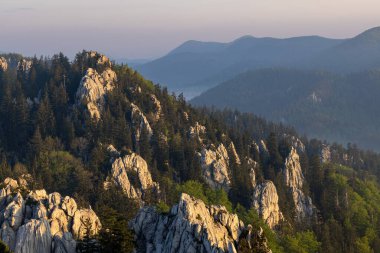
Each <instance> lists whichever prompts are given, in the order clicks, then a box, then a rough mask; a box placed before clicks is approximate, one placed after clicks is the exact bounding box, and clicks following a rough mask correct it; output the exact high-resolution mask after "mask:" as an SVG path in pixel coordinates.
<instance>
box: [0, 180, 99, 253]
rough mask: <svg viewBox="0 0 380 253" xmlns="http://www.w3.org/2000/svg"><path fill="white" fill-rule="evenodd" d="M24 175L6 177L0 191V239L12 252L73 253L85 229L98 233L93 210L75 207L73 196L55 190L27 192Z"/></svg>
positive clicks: (97, 221)
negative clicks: (63, 194) (52, 191)
mask: <svg viewBox="0 0 380 253" xmlns="http://www.w3.org/2000/svg"><path fill="white" fill-rule="evenodd" d="M25 178H27V177H20V179H19V180H18V181H16V180H14V179H11V178H6V179H5V180H4V182H3V184H2V185H3V188H2V189H1V191H0V201H1V205H0V239H1V240H2V241H3V242H4V243H5V244H7V245H8V246H9V248H10V249H11V250H12V251H13V252H15V253H34V252H41V253H45V252H46V253H53V252H54V253H60V252H65V253H74V252H76V241H75V240H76V239H82V238H83V236H84V233H85V229H86V230H87V229H89V230H90V231H91V235H95V234H97V233H98V232H99V230H100V229H101V223H100V220H99V218H98V217H97V216H96V214H95V213H94V211H92V210H91V209H78V207H77V204H76V202H75V200H74V199H73V198H70V197H68V196H66V197H64V198H63V197H62V196H61V195H60V194H59V193H57V192H55V193H51V194H49V195H48V194H47V193H46V191H45V190H44V189H41V190H34V191H30V190H28V188H27V181H26V180H25ZM26 192H27V193H26ZM25 193H26V194H25ZM22 194H24V196H25V197H23V195H22Z"/></svg>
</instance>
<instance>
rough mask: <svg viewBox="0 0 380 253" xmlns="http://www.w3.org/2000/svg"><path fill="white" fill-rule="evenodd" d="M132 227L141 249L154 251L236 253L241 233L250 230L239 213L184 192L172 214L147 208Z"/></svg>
mask: <svg viewBox="0 0 380 253" xmlns="http://www.w3.org/2000/svg"><path fill="white" fill-rule="evenodd" d="M130 227H131V228H132V229H133V230H134V232H135V234H136V239H137V241H138V243H137V245H139V246H140V247H141V248H137V252H150V253H158V252H177V253H185V252H186V253H188V252H191V253H196V252H207V253H211V252H220V253H222V252H229V253H235V252H237V248H238V244H239V239H240V236H241V235H242V233H243V232H244V233H246V230H247V228H246V227H245V226H244V224H243V222H242V221H240V220H239V218H238V217H237V215H236V214H230V213H229V212H228V211H227V210H226V208H225V207H223V206H206V205H205V204H204V203H203V202H202V201H201V200H198V199H195V198H192V197H191V196H189V195H187V194H184V193H183V194H182V195H181V198H180V201H179V204H178V205H175V206H173V207H172V209H171V211H170V214H168V215H163V214H159V213H158V212H157V211H156V210H155V209H154V208H152V207H144V208H142V209H141V210H140V211H139V213H138V214H137V215H136V217H135V218H134V219H133V220H132V221H131V222H130ZM143 248H145V250H144V249H143Z"/></svg>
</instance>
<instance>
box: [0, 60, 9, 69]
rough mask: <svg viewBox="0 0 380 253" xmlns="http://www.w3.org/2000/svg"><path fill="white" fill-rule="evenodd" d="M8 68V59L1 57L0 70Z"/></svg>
mask: <svg viewBox="0 0 380 253" xmlns="http://www.w3.org/2000/svg"><path fill="white" fill-rule="evenodd" d="M7 69H8V62H7V59H5V58H4V57H0V70H3V71H6V70H7Z"/></svg>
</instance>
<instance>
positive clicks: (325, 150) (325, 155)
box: [321, 145, 331, 163]
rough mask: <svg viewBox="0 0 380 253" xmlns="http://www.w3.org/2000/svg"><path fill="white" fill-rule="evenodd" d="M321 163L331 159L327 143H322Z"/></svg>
mask: <svg viewBox="0 0 380 253" xmlns="http://www.w3.org/2000/svg"><path fill="white" fill-rule="evenodd" d="M321 160H322V163H328V162H330V161H331V150H330V146H329V145H323V146H322V149H321Z"/></svg>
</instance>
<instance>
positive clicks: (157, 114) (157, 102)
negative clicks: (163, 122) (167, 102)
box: [150, 94, 162, 122]
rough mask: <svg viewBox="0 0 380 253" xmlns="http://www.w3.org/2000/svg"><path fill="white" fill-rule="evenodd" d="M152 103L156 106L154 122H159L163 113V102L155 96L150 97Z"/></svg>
mask: <svg viewBox="0 0 380 253" xmlns="http://www.w3.org/2000/svg"><path fill="white" fill-rule="evenodd" d="M150 101H151V102H152V103H153V106H154V110H153V113H152V114H153V117H152V118H153V121H154V122H157V121H158V120H159V119H160V117H161V113H162V108H161V102H160V100H158V99H157V97H156V96H155V95H154V94H151V95H150Z"/></svg>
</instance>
